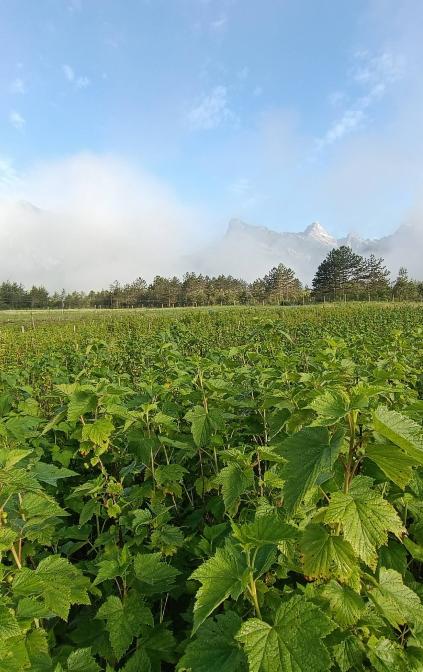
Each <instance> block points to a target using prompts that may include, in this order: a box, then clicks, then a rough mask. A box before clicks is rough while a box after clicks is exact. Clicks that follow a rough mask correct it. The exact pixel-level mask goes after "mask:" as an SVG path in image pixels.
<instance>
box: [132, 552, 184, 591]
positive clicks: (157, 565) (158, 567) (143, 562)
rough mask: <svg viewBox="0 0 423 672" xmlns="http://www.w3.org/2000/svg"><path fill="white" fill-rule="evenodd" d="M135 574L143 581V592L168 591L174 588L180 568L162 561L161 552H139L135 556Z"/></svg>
mask: <svg viewBox="0 0 423 672" xmlns="http://www.w3.org/2000/svg"><path fill="white" fill-rule="evenodd" d="M134 570H135V576H136V577H137V579H138V580H139V581H141V583H142V584H143V585H142V588H141V590H142V592H143V593H146V594H150V593H166V592H168V591H169V590H172V588H173V587H174V584H175V579H176V577H177V576H178V575H179V574H180V572H179V570H177V569H175V567H172V566H171V565H169V564H167V563H166V562H163V561H162V556H161V553H138V554H137V555H136V556H135V558H134Z"/></svg>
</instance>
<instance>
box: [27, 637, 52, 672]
mask: <svg viewBox="0 0 423 672" xmlns="http://www.w3.org/2000/svg"><path fill="white" fill-rule="evenodd" d="M25 646H26V650H27V653H28V658H29V660H30V662H31V670H33V671H34V672H50V670H51V658H50V654H49V646H48V640H47V632H46V631H45V630H43V629H42V628H36V629H35V630H31V632H29V633H28V635H27V637H26V640H25Z"/></svg>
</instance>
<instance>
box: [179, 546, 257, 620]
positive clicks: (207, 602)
mask: <svg viewBox="0 0 423 672" xmlns="http://www.w3.org/2000/svg"><path fill="white" fill-rule="evenodd" d="M246 569H247V565H246V561H245V558H244V556H243V555H242V553H241V552H240V551H239V549H238V548H236V547H235V546H234V545H232V544H230V543H229V542H227V543H226V545H225V546H224V548H218V549H217V551H216V553H215V555H213V556H212V557H211V558H209V559H208V560H206V561H205V562H203V564H202V565H200V567H198V569H196V570H195V571H194V572H193V573H192V575H191V579H195V580H196V581H200V583H201V588H199V590H198V591H197V594H196V600H195V605H194V627H193V633H194V632H196V630H198V628H199V627H200V625H201V624H202V623H204V621H205V620H206V618H207V617H208V616H210V614H211V613H212V612H213V611H214V610H215V609H216V608H217V607H218V606H219V604H222V602H224V601H225V600H227V599H228V597H232V599H233V600H237V599H238V597H239V596H240V595H241V593H242V591H243V588H244V583H245V572H246Z"/></svg>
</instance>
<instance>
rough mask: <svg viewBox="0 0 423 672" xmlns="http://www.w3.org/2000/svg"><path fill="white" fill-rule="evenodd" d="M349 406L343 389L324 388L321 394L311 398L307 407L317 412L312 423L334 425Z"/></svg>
mask: <svg viewBox="0 0 423 672" xmlns="http://www.w3.org/2000/svg"><path fill="white" fill-rule="evenodd" d="M348 407H349V397H348V395H347V394H346V393H345V392H344V391H343V390H325V391H324V392H323V394H320V395H319V396H318V397H316V398H315V399H313V401H312V402H311V403H310V404H309V406H308V408H311V409H313V411H314V412H315V413H317V416H318V417H317V419H316V420H314V422H313V425H322V426H325V427H327V426H329V425H334V424H335V423H336V422H337V421H338V420H339V419H340V418H343V417H344V416H345V415H346V414H347V412H348Z"/></svg>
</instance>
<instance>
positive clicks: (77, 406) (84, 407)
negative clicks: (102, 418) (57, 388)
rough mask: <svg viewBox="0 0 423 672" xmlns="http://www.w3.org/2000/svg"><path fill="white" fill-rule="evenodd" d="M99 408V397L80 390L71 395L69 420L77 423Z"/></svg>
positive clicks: (68, 412)
mask: <svg viewBox="0 0 423 672" xmlns="http://www.w3.org/2000/svg"><path fill="white" fill-rule="evenodd" d="M96 406H97V397H96V396H95V395H94V394H93V393H92V392H88V391H86V390H78V391H76V392H74V393H73V394H71V396H70V399H69V404H68V411H67V419H68V421H69V422H76V421H77V420H79V418H80V416H83V415H85V414H86V413H89V412H90V411H94V410H95V408H96Z"/></svg>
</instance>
